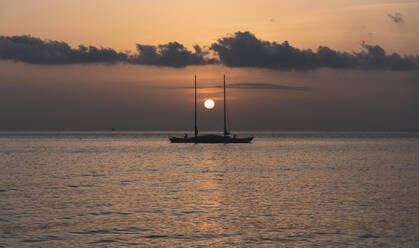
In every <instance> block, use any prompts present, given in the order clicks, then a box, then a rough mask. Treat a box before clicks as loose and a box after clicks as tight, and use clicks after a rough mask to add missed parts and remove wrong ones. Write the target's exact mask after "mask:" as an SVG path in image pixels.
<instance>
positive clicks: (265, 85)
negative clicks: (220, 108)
mask: <svg viewBox="0 0 419 248" xmlns="http://www.w3.org/2000/svg"><path fill="white" fill-rule="evenodd" d="M219 87H220V88H221V86H219ZM227 88H233V89H268V90H307V88H306V87H297V86H288V85H278V84H268V83H233V84H228V85H227Z"/></svg>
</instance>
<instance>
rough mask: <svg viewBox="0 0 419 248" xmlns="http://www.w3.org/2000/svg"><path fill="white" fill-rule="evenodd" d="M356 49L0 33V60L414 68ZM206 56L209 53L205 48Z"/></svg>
mask: <svg viewBox="0 0 419 248" xmlns="http://www.w3.org/2000/svg"><path fill="white" fill-rule="evenodd" d="M361 46H362V49H363V50H362V51H361V52H359V53H356V52H353V53H347V52H340V51H336V50H333V49H330V48H329V47H326V46H320V47H319V48H318V49H317V50H316V51H312V50H311V49H306V50H304V49H298V48H295V47H293V46H292V45H290V44H289V43H288V42H287V41H284V42H282V43H277V42H270V41H264V40H261V39H258V38H257V37H256V36H255V35H254V34H252V33H250V32H236V33H235V34H234V35H231V36H227V37H223V38H220V39H218V40H217V41H216V42H214V43H212V44H211V46H210V47H209V50H203V49H202V48H201V47H200V46H198V45H196V46H194V51H190V50H188V49H187V48H186V47H185V46H184V45H182V44H180V43H178V42H170V43H167V44H162V45H157V46H154V45H143V44H137V47H136V48H137V52H136V53H134V54H131V53H123V52H117V51H115V50H114V49H112V48H97V47H94V46H85V45H79V46H78V48H72V47H70V46H69V45H68V44H67V43H66V42H60V41H51V40H42V39H40V38H35V37H32V36H28V35H23V36H0V59H3V60H13V61H18V62H24V63H31V64H41V65H66V64H87V63H106V64H115V63H128V64H137V65H153V66H166V67H174V68H183V67H186V66H191V65H209V64H217V63H220V64H223V65H225V66H227V67H254V68H265V69H272V70H315V69H318V68H332V69H361V70H417V69H419V56H401V55H399V54H397V53H392V54H386V52H385V50H384V49H383V48H381V47H380V46H378V45H369V44H366V43H365V42H362V43H361ZM211 52H212V55H213V56H211V54H210V53H211Z"/></svg>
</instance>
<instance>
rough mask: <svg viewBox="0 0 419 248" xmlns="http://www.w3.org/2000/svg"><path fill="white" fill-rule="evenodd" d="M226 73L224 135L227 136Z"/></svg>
mask: <svg viewBox="0 0 419 248" xmlns="http://www.w3.org/2000/svg"><path fill="white" fill-rule="evenodd" d="M226 112H227V110H226V75H225V74H224V136H227V134H228V132H227V114H226Z"/></svg>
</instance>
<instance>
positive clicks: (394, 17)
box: [387, 12, 404, 24]
mask: <svg viewBox="0 0 419 248" xmlns="http://www.w3.org/2000/svg"><path fill="white" fill-rule="evenodd" d="M387 16H388V18H390V20H391V21H392V22H394V23H397V24H402V23H403V22H404V19H403V16H402V14H400V13H399V12H396V13H394V15H393V14H388V15H387Z"/></svg>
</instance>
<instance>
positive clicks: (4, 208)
mask: <svg viewBox="0 0 419 248" xmlns="http://www.w3.org/2000/svg"><path fill="white" fill-rule="evenodd" d="M253 134H255V135H256V138H255V140H254V142H253V143H252V144H228V145H223V144H198V145H194V144H170V143H169V142H168V140H167V134H164V133H156V132H153V133H138V132H137V133H136V132H127V133H118V132H112V133H0V171H1V173H0V199H1V200H0V247H25V246H27V247H32V246H34V247H103V246H106V247H119V246H138V247H153V246H154V247H165V246H167V247H176V246H177V247H203V246H211V247H313V246H320V247H325V246H331V247H336V246H348V247H354V246H355V247H417V246H418V245H419V233H418V226H419V197H418V195H419V134H418V133H330V132H329V133H327V132H326V133H324V132H303V133H253ZM180 135H181V134H180Z"/></svg>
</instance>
